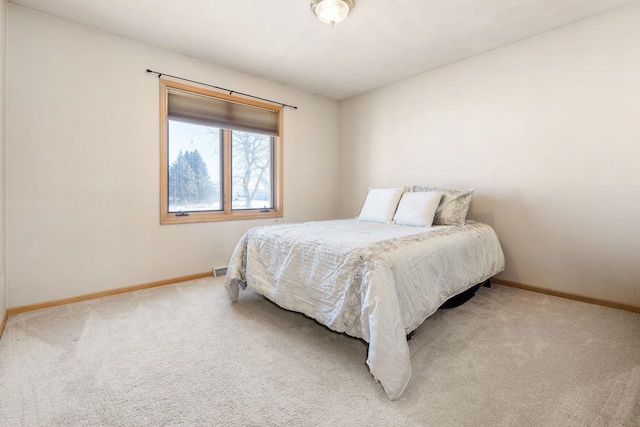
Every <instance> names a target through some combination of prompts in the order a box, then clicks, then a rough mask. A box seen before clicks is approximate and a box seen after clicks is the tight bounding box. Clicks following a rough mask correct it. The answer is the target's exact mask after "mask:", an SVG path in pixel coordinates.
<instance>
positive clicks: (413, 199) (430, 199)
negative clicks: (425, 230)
mask: <svg viewBox="0 0 640 427" xmlns="http://www.w3.org/2000/svg"><path fill="white" fill-rule="evenodd" d="M442 195H443V193H439V192H436V191H429V192H424V193H404V194H403V195H402V199H400V204H399V205H398V210H397V211H396V215H395V216H394V217H393V222H395V223H396V224H398V225H410V226H412V227H431V224H433V218H434V217H435V216H436V210H437V209H438V206H439V205H440V199H441V198H442Z"/></svg>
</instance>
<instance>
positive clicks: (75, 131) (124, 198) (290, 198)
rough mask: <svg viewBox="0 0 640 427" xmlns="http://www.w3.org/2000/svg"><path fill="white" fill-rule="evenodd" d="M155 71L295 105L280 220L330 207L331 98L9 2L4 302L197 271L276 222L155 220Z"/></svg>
mask: <svg viewBox="0 0 640 427" xmlns="http://www.w3.org/2000/svg"><path fill="white" fill-rule="evenodd" d="M147 68H151V69H155V70H159V71H164V72H166V73H169V74H174V75H179V76H185V77H188V78H191V79H195V80H200V81H204V82H210V83H211V84H215V85H218V86H223V87H229V88H231V89H234V90H238V91H242V92H246V93H252V94H255V95H257V96H261V97H265V98H270V99H275V100H278V101H281V102H285V103H288V104H293V105H297V106H298V107H299V109H298V110H291V109H285V116H284V170H285V173H284V188H285V191H284V203H285V204H284V210H285V217H284V219H282V220H281V221H283V222H293V221H304V220H319V219H329V218H334V217H335V216H337V213H338V196H337V194H338V178H337V176H338V155H339V148H338V140H339V137H338V103H337V102H335V101H332V100H328V99H325V98H322V97H319V96H315V95H312V94H309V93H306V92H302V91H299V90H295V89H292V88H289V87H286V86H282V85H278V84H276V83H272V82H267V81H265V80H261V79H258V78H254V77H250V76H247V75H244V74H241V73H237V72H234V71H230V70H227V69H223V68H220V67H216V66H212V65H208V64H205V63H202V62H199V61H195V60H192V59H189V58H186V57H183V56H180V55H176V54H173V53H169V52H167V51H163V50H159V49H156V48H152V47H149V46H146V45H143V44H139V43H135V42H132V41H129V40H126V39H123V38H120V37H116V36H113V35H110V34H106V33H102V32H98V31H95V30H92V29H89V28H87V27H84V26H80V25H76V24H72V23H69V22H67V21H63V20H59V19H56V18H53V17H50V16H47V15H43V14H40V13H36V12H33V11H31V10H29V9H25V8H22V7H19V6H14V5H11V6H10V7H9V44H8V98H7V100H8V104H7V105H8V116H7V119H8V123H7V130H8V133H7V157H8V159H7V160H8V189H7V191H8V195H7V197H8V200H7V207H8V209H7V221H8V242H7V243H8V246H7V251H8V275H9V285H10V289H9V295H8V298H9V300H8V305H9V306H10V307H15V306H20V305H23V304H30V303H37V302H41V301H48V300H53V299H58V298H64V297H70V296H75V295H81V294H86V293H90V292H95V291H100V290H105V289H111V288H116V287H120V286H127V285H133V284H139V283H145V282H149V281H154V280H160V279H167V278H172V277H177V276H182V275H188V274H193V273H199V272H205V271H208V270H210V269H211V268H212V267H214V266H221V265H226V264H227V262H228V258H229V256H230V255H231V251H232V250H233V248H234V246H235V244H236V243H237V241H238V239H239V238H240V236H241V235H242V233H244V232H245V231H246V230H247V229H249V228H250V227H254V226H257V225H266V224H272V223H274V222H275V220H251V221H234V222H225V223H204V224H202V223H201V224H185V225H165V226H160V225H159V196H158V192H159V188H158V187H159V135H158V127H159V124H158V108H159V107H158V97H159V95H158V94H159V89H158V79H157V77H155V76H153V75H149V74H147V73H146V72H145V69H147Z"/></svg>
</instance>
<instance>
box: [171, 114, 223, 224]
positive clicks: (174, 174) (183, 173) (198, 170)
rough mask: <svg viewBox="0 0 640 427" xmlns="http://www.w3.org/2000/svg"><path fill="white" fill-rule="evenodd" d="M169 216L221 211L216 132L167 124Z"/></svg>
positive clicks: (220, 185)
mask: <svg viewBox="0 0 640 427" xmlns="http://www.w3.org/2000/svg"><path fill="white" fill-rule="evenodd" d="M168 132H169V135H168V137H167V141H168V145H169V146H168V155H169V158H168V166H169V212H181V211H182V212H190V211H191V212H194V211H217V210H222V177H221V169H222V168H221V167H220V164H221V153H222V150H221V141H222V138H221V136H220V134H221V132H220V129H217V128H213V127H209V126H201V125H196V124H191V123H184V122H180V121H175V120H168Z"/></svg>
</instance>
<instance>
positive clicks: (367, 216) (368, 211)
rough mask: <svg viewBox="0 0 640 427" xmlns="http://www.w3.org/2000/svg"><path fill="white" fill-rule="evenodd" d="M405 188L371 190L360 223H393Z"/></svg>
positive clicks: (359, 219)
mask: <svg viewBox="0 0 640 427" xmlns="http://www.w3.org/2000/svg"><path fill="white" fill-rule="evenodd" d="M402 193H404V188H371V189H369V193H368V194H367V199H366V200H365V201H364V205H363V206H362V210H361V211H360V215H359V216H358V221H369V222H391V220H393V214H394V213H396V208H397V207H398V202H399V201H400V197H402Z"/></svg>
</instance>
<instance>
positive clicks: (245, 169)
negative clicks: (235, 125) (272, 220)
mask: <svg viewBox="0 0 640 427" xmlns="http://www.w3.org/2000/svg"><path fill="white" fill-rule="evenodd" d="M271 151H272V138H271V137H270V136H267V135H261V134H257V133H251V132H239V131H233V132H232V133H231V174H232V176H231V189H232V193H233V194H232V199H233V202H232V205H231V206H232V208H233V209H259V208H269V209H270V208H272V207H273V200H272V194H271V193H272V182H271V181H272V178H271V159H272V153H271Z"/></svg>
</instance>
